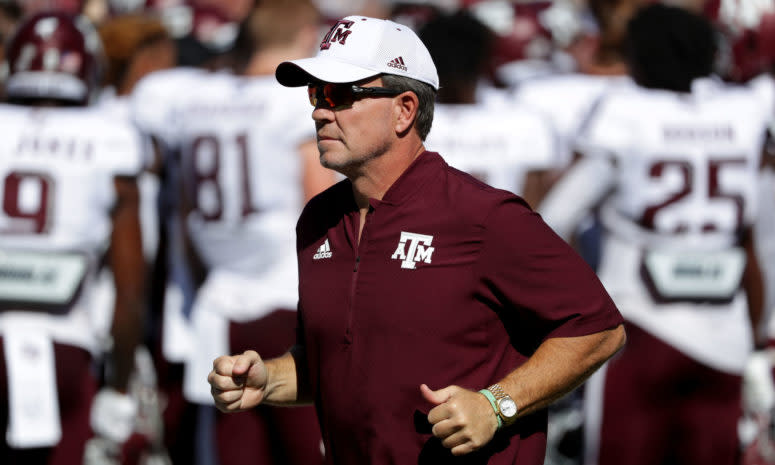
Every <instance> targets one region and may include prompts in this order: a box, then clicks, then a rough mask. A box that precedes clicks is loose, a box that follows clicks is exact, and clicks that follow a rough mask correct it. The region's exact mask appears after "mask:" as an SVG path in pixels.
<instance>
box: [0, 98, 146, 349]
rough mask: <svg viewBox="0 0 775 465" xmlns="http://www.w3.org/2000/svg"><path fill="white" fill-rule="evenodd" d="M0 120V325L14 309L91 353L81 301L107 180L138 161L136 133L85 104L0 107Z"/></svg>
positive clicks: (93, 267)
mask: <svg viewBox="0 0 775 465" xmlns="http://www.w3.org/2000/svg"><path fill="white" fill-rule="evenodd" d="M0 127H2V128H3V137H2V138H0V204H2V206H3V208H2V212H0V307H1V308H0V332H2V331H3V328H4V324H3V323H4V321H5V319H6V317H8V318H11V317H13V318H16V319H18V318H19V317H20V315H21V316H22V317H23V318H28V319H29V320H31V321H35V322H36V323H37V324H38V325H39V326H38V327H39V328H41V329H42V330H44V331H47V332H48V333H49V334H50V335H51V336H52V337H53V339H54V340H56V341H58V342H61V343H67V344H72V345H77V346H80V347H83V348H86V349H89V350H96V349H97V347H96V345H97V340H96V338H97V334H96V329H95V328H94V325H93V324H92V322H93V320H94V319H93V318H92V316H93V315H90V312H92V311H95V310H94V309H92V308H91V306H90V298H91V296H92V292H93V284H94V281H95V276H96V273H97V271H98V262H99V260H100V259H101V257H102V255H103V254H104V252H105V251H106V249H107V247H108V246H109V241H110V234H111V230H112V221H111V216H110V214H111V209H112V208H113V206H114V204H115V201H116V193H115V186H114V178H115V177H116V176H136V175H137V174H138V173H139V171H140V170H141V167H142V153H141V143H140V139H139V135H138V133H137V132H136V131H135V130H134V128H133V127H132V126H131V125H130V124H127V123H122V122H120V121H118V120H112V119H110V118H105V117H104V115H103V114H102V113H101V112H100V111H97V110H95V109H93V108H78V109H60V108H51V109H40V108H29V107H22V106H14V105H0ZM99 310H102V309H101V308H100V309H99Z"/></svg>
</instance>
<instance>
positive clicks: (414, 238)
mask: <svg viewBox="0 0 775 465" xmlns="http://www.w3.org/2000/svg"><path fill="white" fill-rule="evenodd" d="M432 241H433V236H428V235H425V234H417V233H411V232H406V231H401V239H400V240H399V242H398V247H396V251H395V252H393V255H391V256H390V258H392V259H393V260H401V268H407V269H411V270H413V269H414V268H415V265H416V264H417V263H418V262H425V263H430V262H431V255H433V251H434V250H435V249H434V248H433V247H431V246H430V245H431V242H432Z"/></svg>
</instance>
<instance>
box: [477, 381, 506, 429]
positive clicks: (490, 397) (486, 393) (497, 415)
mask: <svg viewBox="0 0 775 465" xmlns="http://www.w3.org/2000/svg"><path fill="white" fill-rule="evenodd" d="M479 394H482V395H483V396H484V397H486V398H487V400H488V401H489V402H490V405H491V406H492V410H493V411H494V412H495V419H496V420H498V429H500V428H501V426H503V420H501V415H500V412H498V405H497V404H496V403H495V396H493V395H492V392H490V391H489V390H487V389H482V390H481V391H479Z"/></svg>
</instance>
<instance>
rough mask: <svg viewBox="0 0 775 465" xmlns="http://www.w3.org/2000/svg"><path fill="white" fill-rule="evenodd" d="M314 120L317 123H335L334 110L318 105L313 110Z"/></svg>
mask: <svg viewBox="0 0 775 465" xmlns="http://www.w3.org/2000/svg"><path fill="white" fill-rule="evenodd" d="M312 119H313V120H315V122H316V123H322V122H327V121H333V120H334V110H332V109H330V108H325V107H322V106H320V105H318V106H316V107H315V109H314V110H312Z"/></svg>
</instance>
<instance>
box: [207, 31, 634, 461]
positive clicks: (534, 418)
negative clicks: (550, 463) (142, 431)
mask: <svg viewBox="0 0 775 465" xmlns="http://www.w3.org/2000/svg"><path fill="white" fill-rule="evenodd" d="M320 49H321V50H320V52H319V53H318V55H317V56H316V57H314V58H309V59H304V60H295V61H293V62H285V63H283V64H281V65H280V66H279V67H278V69H277V72H276V76H277V79H278V80H279V81H280V83H282V84H284V85H286V86H304V85H308V89H309V96H310V101H311V103H312V104H313V105H314V106H315V109H314V111H313V113H312V117H313V119H314V120H315V125H316V127H317V134H318V147H319V149H320V160H321V163H322V164H323V165H324V166H326V167H328V168H331V169H334V170H337V171H339V172H340V173H342V174H344V175H345V176H346V177H347V179H346V180H345V181H342V182H340V183H339V184H337V185H335V186H334V187H332V188H330V189H328V190H327V191H325V192H324V193H322V194H321V195H319V196H317V197H315V198H314V199H312V200H311V201H310V202H309V204H308V205H307V207H306V208H305V210H304V212H303V213H302V215H301V218H300V219H299V223H298V225H297V251H298V261H299V278H300V285H299V331H298V343H297V345H296V346H294V347H293V348H292V349H291V350H290V351H289V353H288V354H286V355H284V356H282V357H279V358H276V359H272V360H268V361H263V360H262V359H261V358H260V356H259V355H258V354H257V353H256V352H254V351H247V352H245V353H244V354H241V355H237V356H224V357H219V358H218V359H216V360H215V362H214V364H213V366H214V368H213V371H212V372H211V373H210V376H209V378H208V380H209V382H210V384H211V385H212V392H213V397H214V399H215V403H216V406H217V407H218V408H219V409H221V410H222V411H224V412H233V411H242V410H247V409H251V408H253V407H255V406H256V405H258V404H260V403H262V402H267V403H271V404H278V405H293V404H300V403H308V402H314V403H315V406H316V408H317V411H318V416H319V419H320V422H321V428H322V432H323V437H324V441H325V447H326V460H327V463H330V464H352V465H362V464H372V465H377V464H412V463H419V464H430V463H434V464H435V463H489V464H507V463H508V464H512V463H519V464H536V465H538V464H542V463H543V460H544V453H545V447H546V407H547V405H549V404H550V403H551V402H552V401H553V400H556V399H557V398H559V397H561V396H562V395H564V394H565V393H567V392H568V391H570V390H571V389H573V388H574V387H576V386H578V385H579V384H580V383H581V382H583V381H584V379H586V377H587V376H589V374H591V373H592V372H593V371H594V370H595V369H596V368H597V367H599V366H600V365H601V364H602V363H603V362H605V361H606V360H607V359H608V358H610V357H611V356H612V355H613V354H614V353H616V351H617V350H619V349H620V348H621V347H622V345H623V344H624V339H625V336H624V330H623V329H622V326H621V323H622V319H621V316H620V315H619V312H618V311H617V309H616V308H615V306H614V305H613V303H612V302H611V300H610V298H609V297H608V295H607V294H606V292H605V291H604V289H603V288H602V286H601V284H600V283H599V282H598V280H597V278H596V276H595V275H594V274H593V272H592V271H591V270H590V269H589V268H588V267H587V266H586V265H585V264H584V263H583V261H582V260H581V259H580V258H579V257H578V256H577V255H576V254H575V253H574V252H573V251H572V250H571V249H570V248H569V247H568V246H567V245H566V244H565V242H563V241H562V240H561V239H560V238H559V237H558V236H556V235H555V234H554V233H553V232H552V231H551V230H550V229H549V228H548V227H547V226H546V225H545V224H544V223H543V221H542V220H541V219H540V217H539V216H538V215H537V214H535V213H533V212H532V211H531V210H530V208H529V207H528V206H527V204H526V203H525V202H524V201H523V200H522V199H520V198H519V197H517V196H515V195H514V194H511V193H509V192H505V191H501V190H497V189H494V188H492V187H490V186H487V185H485V184H483V183H481V182H478V181H477V180H475V179H474V178H473V177H471V176H469V175H467V174H464V173H462V172H460V171H458V170H455V169H453V168H451V167H449V166H448V165H447V164H446V163H445V162H444V160H443V159H442V158H441V157H440V156H439V155H438V154H436V153H431V152H427V151H425V148H424V147H423V140H424V139H425V136H426V135H427V134H428V131H429V130H430V126H431V121H432V119H433V101H434V97H435V93H436V90H437V89H438V78H437V74H436V69H435V66H434V65H433V61H432V60H431V58H430V55H429V54H428V51H427V50H426V49H425V47H424V46H423V44H422V43H421V42H420V40H419V39H418V38H417V36H416V35H415V34H414V33H413V32H412V31H411V30H410V29H408V28H407V27H406V26H402V25H399V24H396V23H393V22H390V21H384V20H379V19H373V18H365V17H359V16H351V17H347V18H344V19H343V20H340V21H338V22H337V23H336V24H335V25H334V27H333V28H332V29H331V31H330V32H329V33H328V34H327V35H326V36H325V38H324V40H323V42H322V44H321V46H320ZM464 129H465V128H461V130H464ZM453 456H464V457H453Z"/></svg>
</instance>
